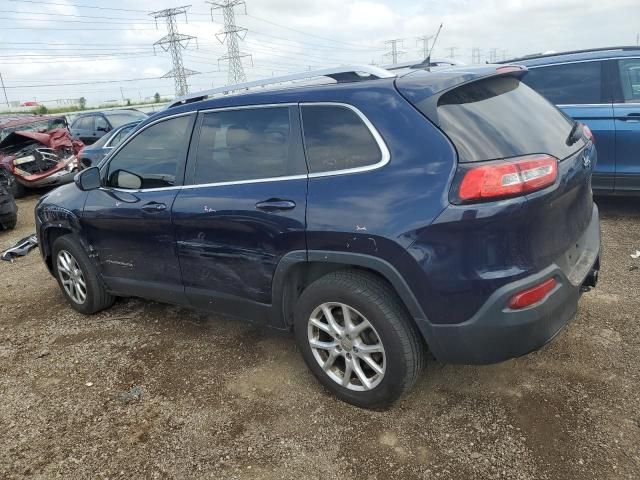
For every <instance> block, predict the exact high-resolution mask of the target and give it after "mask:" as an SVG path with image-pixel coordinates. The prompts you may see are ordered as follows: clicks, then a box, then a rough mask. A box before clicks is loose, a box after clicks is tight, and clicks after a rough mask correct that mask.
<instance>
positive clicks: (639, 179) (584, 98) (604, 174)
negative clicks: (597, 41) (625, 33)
mask: <svg viewBox="0 0 640 480" xmlns="http://www.w3.org/2000/svg"><path fill="white" fill-rule="evenodd" d="M510 62H517V63H519V64H522V65H525V66H527V68H528V70H529V73H527V75H526V76H525V77H524V80H523V81H524V83H526V84H527V85H529V86H530V87H531V88H533V89H534V90H536V91H537V92H538V93H540V94H541V95H543V96H544V97H546V98H547V99H548V100H549V101H551V102H552V103H554V104H556V105H557V106H558V107H559V108H560V109H561V110H563V111H564V112H565V113H566V114H567V115H569V116H570V117H572V118H573V119H575V120H578V121H580V122H583V123H585V124H586V125H588V127H589V128H590V129H591V131H592V132H593V133H594V136H595V142H596V145H597V146H598V163H597V165H596V167H595V170H594V172H593V189H594V191H595V192H596V193H599V194H623V195H628V194H638V193H640V47H637V46H636V47H612V48H600V49H591V50H580V51H574V52H562V53H554V54H547V55H532V56H528V57H525V58H522V59H518V60H511V61H510Z"/></svg>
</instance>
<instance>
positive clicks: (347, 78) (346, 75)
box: [167, 65, 396, 108]
mask: <svg viewBox="0 0 640 480" xmlns="http://www.w3.org/2000/svg"><path fill="white" fill-rule="evenodd" d="M395 76H396V75H395V74H394V73H391V72H390V71H388V70H385V69H384V68H380V67H376V66H374V65H345V66H340V67H333V68H324V69H322V70H308V71H306V72H300V73H292V74H290V75H282V76H280V77H270V78H264V79H262V80H255V81H252V82H245V83H237V84H235V85H226V86H224V87H218V88H212V89H211V90H202V91H200V92H194V93H190V94H188V95H184V96H182V97H178V98H176V99H174V100H173V101H172V102H171V104H170V105H169V106H168V107H167V108H171V107H175V106H177V105H183V104H185V103H191V102H197V101H200V100H204V99H205V98H208V97H211V96H214V95H217V94H222V95H228V94H230V93H232V92H238V93H239V91H242V90H249V89H250V88H255V87H266V86H269V85H277V84H279V83H285V82H294V81H296V80H309V79H312V78H317V77H329V78H333V79H334V80H335V81H336V82H338V83H341V82H356V81H361V80H372V79H379V78H393V77H395ZM236 94H237V93H236Z"/></svg>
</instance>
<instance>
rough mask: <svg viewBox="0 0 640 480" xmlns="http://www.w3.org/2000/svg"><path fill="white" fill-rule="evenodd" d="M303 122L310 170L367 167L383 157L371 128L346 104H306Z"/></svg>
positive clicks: (327, 170) (313, 171)
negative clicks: (345, 105)
mask: <svg viewBox="0 0 640 480" xmlns="http://www.w3.org/2000/svg"><path fill="white" fill-rule="evenodd" d="M302 124H303V129H304V143H305V147H306V152H307V162H308V163H309V172H310V173H321V172H330V171H335V170H346V169H350V168H358V167H367V166H370V165H375V164H376V163H378V162H380V160H381V159H382V152H381V151H380V147H379V146H378V143H377V142H376V139H375V138H374V137H373V135H372V133H371V130H369V128H368V127H367V125H365V123H364V121H363V120H362V119H361V118H360V117H359V116H358V114H356V113H355V112H354V111H353V110H351V109H349V108H347V107H341V106H334V105H308V106H303V107H302Z"/></svg>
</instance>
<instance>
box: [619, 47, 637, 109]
mask: <svg viewBox="0 0 640 480" xmlns="http://www.w3.org/2000/svg"><path fill="white" fill-rule="evenodd" d="M618 70H619V72H620V81H621V83H622V95H623V98H624V101H625V103H640V58H629V59H626V60H618Z"/></svg>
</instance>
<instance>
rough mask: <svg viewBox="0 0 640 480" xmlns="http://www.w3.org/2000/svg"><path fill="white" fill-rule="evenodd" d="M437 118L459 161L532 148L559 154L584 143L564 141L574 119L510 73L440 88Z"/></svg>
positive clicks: (497, 156)
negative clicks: (449, 88) (452, 87)
mask: <svg viewBox="0 0 640 480" xmlns="http://www.w3.org/2000/svg"><path fill="white" fill-rule="evenodd" d="M438 123H439V125H440V128H442V130H443V131H444V132H445V133H446V134H447V135H448V136H449V138H450V139H451V141H452V142H453V144H454V145H455V147H456V149H457V150H458V156H459V160H460V162H478V161H483V160H493V159H501V158H509V157H517V156H520V155H528V154H532V153H547V154H550V155H553V156H554V157H556V158H559V159H564V158H566V157H568V156H569V155H571V154H572V153H574V152H576V151H577V150H579V149H580V148H582V146H583V142H576V143H574V144H572V145H571V146H569V145H567V138H568V137H569V135H570V133H571V129H572V127H573V122H572V121H571V120H569V119H568V118H567V117H566V116H565V115H563V114H562V113H561V112H560V111H559V110H558V109H557V108H556V107H555V106H553V105H552V104H551V103H549V102H548V101H547V100H545V99H544V98H543V97H541V96H540V95H539V94H537V93H536V92H535V91H534V90H532V89H531V88H529V87H528V86H526V85H525V84H523V83H521V82H520V80H519V79H518V78H516V77H512V76H504V77H492V78H488V79H484V80H479V81H477V82H472V83H468V84H466V85H463V86H461V87H458V88H455V89H453V90H451V91H449V92H447V93H445V94H444V95H442V97H441V98H440V99H439V101H438Z"/></svg>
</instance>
